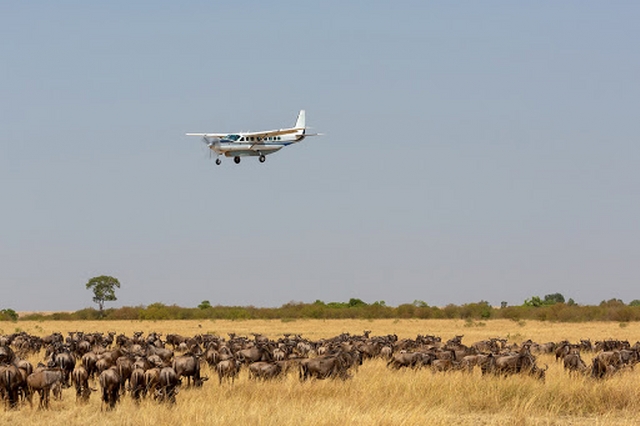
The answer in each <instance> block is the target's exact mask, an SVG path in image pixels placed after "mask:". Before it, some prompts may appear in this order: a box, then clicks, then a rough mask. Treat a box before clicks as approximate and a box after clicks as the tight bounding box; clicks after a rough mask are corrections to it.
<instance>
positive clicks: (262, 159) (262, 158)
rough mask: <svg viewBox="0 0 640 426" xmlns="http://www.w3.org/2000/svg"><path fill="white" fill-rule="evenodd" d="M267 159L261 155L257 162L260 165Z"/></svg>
mask: <svg viewBox="0 0 640 426" xmlns="http://www.w3.org/2000/svg"><path fill="white" fill-rule="evenodd" d="M266 159H267V157H265V156H264V155H261V156H260V157H259V158H258V160H260V162H261V163H264V160H266Z"/></svg>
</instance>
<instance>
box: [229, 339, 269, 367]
mask: <svg viewBox="0 0 640 426" xmlns="http://www.w3.org/2000/svg"><path fill="white" fill-rule="evenodd" d="M235 357H236V359H237V360H238V362H240V363H241V364H250V363H252V362H258V361H273V356H272V355H271V352H270V351H269V348H268V347H267V346H266V345H262V344H260V345H258V346H252V347H250V348H247V349H242V350H239V351H238V352H236V353H235Z"/></svg>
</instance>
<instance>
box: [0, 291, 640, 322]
mask: <svg viewBox="0 0 640 426" xmlns="http://www.w3.org/2000/svg"><path fill="white" fill-rule="evenodd" d="M378 318H421V319H463V320H469V321H482V320H488V319H511V320H514V321H520V320H540V321H559V322H583V321H616V322H629V321H640V301H639V300H634V301H633V302H631V303H629V304H625V303H624V302H622V301H621V300H620V299H611V300H608V301H603V302H601V303H600V304H599V305H591V306H589V305H578V304H577V303H575V302H573V300H572V299H569V301H568V302H566V303H565V302H564V298H563V297H562V295H560V294H558V293H556V294H554V295H547V296H545V298H544V299H542V298H540V297H537V296H534V297H532V298H531V299H527V300H525V302H524V303H523V304H522V305H520V306H507V304H506V302H502V303H501V306H500V307H494V306H491V305H490V304H489V303H488V302H486V301H480V302H477V303H466V304H463V305H453V304H450V305H447V306H444V307H436V306H429V305H428V304H427V303H425V302H423V301H420V300H416V301H414V302H413V303H406V304H402V305H399V306H396V307H392V306H387V305H386V304H385V302H384V301H379V302H374V303H370V304H369V303H365V302H363V301H362V300H360V299H350V300H349V301H348V302H329V303H325V302H323V301H320V300H317V301H315V302H314V303H302V302H290V303H287V304H285V305H282V306H281V307H279V308H258V307H254V306H212V305H211V303H210V302H209V301H207V300H205V301H203V302H202V303H200V305H198V306H197V307H195V308H184V307H180V306H177V305H165V304H162V303H153V304H151V305H148V306H135V307H130V306H125V307H122V308H115V309H105V310H104V315H103V317H102V318H100V312H99V311H98V310H96V309H93V308H88V309H82V310H79V311H76V312H60V313H54V314H47V315H44V314H37V313H35V314H29V315H23V316H21V317H20V318H18V316H17V314H16V313H15V312H14V311H13V310H11V309H4V310H2V311H0V320H5V321H16V320H97V319H105V320H181V319H184V320H187V319H198V320H204V319H224V320H250V319H279V320H283V321H286V320H294V319H378Z"/></svg>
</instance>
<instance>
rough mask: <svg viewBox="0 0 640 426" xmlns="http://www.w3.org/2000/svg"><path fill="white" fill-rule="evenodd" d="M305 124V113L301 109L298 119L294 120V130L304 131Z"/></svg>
mask: <svg viewBox="0 0 640 426" xmlns="http://www.w3.org/2000/svg"><path fill="white" fill-rule="evenodd" d="M305 123H306V117H305V112H304V110H303V109H301V110H300V112H299V113H298V119H297V120H296V126H295V128H296V129H300V128H302V129H304V128H305V127H306V126H305Z"/></svg>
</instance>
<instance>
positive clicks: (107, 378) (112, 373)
mask: <svg viewBox="0 0 640 426" xmlns="http://www.w3.org/2000/svg"><path fill="white" fill-rule="evenodd" d="M98 381H99V382H100V387H101V388H102V404H103V406H104V405H105V404H106V405H107V409H108V410H111V409H113V408H115V406H116V403H117V402H118V399H119V397H120V375H119V374H118V369H117V368H116V367H110V368H108V369H106V370H104V371H103V372H102V373H100V377H99V378H98Z"/></svg>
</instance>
